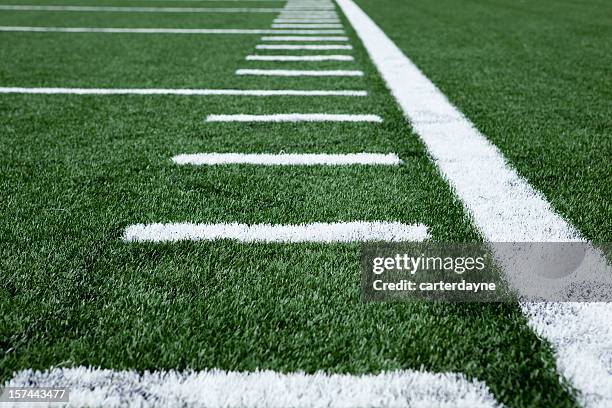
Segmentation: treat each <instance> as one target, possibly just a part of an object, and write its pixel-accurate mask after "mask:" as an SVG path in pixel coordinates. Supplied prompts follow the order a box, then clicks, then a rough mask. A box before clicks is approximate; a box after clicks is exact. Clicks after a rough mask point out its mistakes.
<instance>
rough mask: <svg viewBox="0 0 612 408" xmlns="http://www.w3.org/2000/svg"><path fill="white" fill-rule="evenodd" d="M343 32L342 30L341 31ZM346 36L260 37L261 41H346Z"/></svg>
mask: <svg viewBox="0 0 612 408" xmlns="http://www.w3.org/2000/svg"><path fill="white" fill-rule="evenodd" d="M342 33H344V31H342ZM348 40H349V39H348V37H343V36H337V37H336V36H334V37H306V36H272V37H261V41H337V42H346V41H348Z"/></svg>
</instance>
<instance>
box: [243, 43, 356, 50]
mask: <svg viewBox="0 0 612 408" xmlns="http://www.w3.org/2000/svg"><path fill="white" fill-rule="evenodd" d="M255 49H258V50H352V49H353V46H352V45H344V44H342V45H340V44H330V45H318V44H299V45H297V44H260V45H257V46H255Z"/></svg>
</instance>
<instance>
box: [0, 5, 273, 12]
mask: <svg viewBox="0 0 612 408" xmlns="http://www.w3.org/2000/svg"><path fill="white" fill-rule="evenodd" d="M0 10H9V11H84V12H97V11H100V12H113V13H278V12H280V11H282V9H280V8H267V7H260V8H256V7H250V8H239V7H235V8H233V7H115V6H39V5H8V4H0Z"/></svg>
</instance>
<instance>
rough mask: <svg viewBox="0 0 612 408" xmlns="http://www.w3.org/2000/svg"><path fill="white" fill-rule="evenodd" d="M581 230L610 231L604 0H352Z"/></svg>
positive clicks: (611, 64) (609, 79) (611, 105)
mask: <svg viewBox="0 0 612 408" xmlns="http://www.w3.org/2000/svg"><path fill="white" fill-rule="evenodd" d="M357 3H358V4H359V5H360V6H362V7H363V9H364V11H365V12H366V13H368V15H370V16H371V17H372V19H373V20H374V21H375V22H376V23H377V24H379V25H380V27H381V28H382V29H383V30H384V31H385V32H386V33H387V35H389V37H390V38H391V39H392V40H393V41H394V42H395V43H396V44H397V45H398V46H399V47H400V48H401V49H402V50H403V51H404V52H405V54H406V55H407V56H408V57H409V58H411V59H412V61H413V62H414V63H415V64H416V65H417V66H418V67H419V68H420V69H421V70H423V71H424V72H425V74H426V75H427V76H428V77H429V78H430V79H431V80H432V81H433V82H434V83H435V84H436V85H437V86H438V87H439V88H440V89H441V90H442V91H443V92H444V94H445V95H446V96H448V98H449V99H450V100H451V101H452V102H453V103H454V104H456V106H458V107H459V109H460V110H461V111H462V112H463V113H465V114H466V116H467V117H468V118H470V120H471V121H473V122H474V124H475V125H476V126H477V127H478V129H479V130H480V131H482V132H483V133H484V134H485V135H487V137H488V138H489V139H490V140H491V141H492V142H493V143H494V144H495V145H496V146H497V147H498V148H499V149H500V150H501V151H502V152H503V154H504V155H505V157H506V158H507V159H508V160H509V162H510V163H511V164H512V165H513V166H515V167H516V168H517V170H518V171H519V173H520V174H521V175H522V176H524V177H526V178H527V180H528V181H529V182H530V184H531V185H532V186H534V187H535V188H536V189H538V190H539V191H541V192H542V193H543V194H544V196H545V197H546V198H547V199H548V201H549V202H550V203H551V204H552V206H553V207H554V208H555V210H557V211H558V212H559V213H560V214H561V215H563V216H564V217H565V219H567V220H568V221H570V222H571V223H572V224H573V225H574V226H576V227H577V228H578V229H579V230H580V231H581V232H582V233H583V234H584V236H586V237H587V238H589V239H591V240H593V241H596V242H610V241H612V200H610V197H612V164H611V163H612V160H611V158H612V53H611V52H610V40H609V39H610V37H611V36H612V9H611V8H610V4H609V2H607V1H605V0H596V1H590V2H587V3H580V2H579V3H577V2H573V1H569V0H562V1H538V2H518V3H517V2H512V1H506V0H480V1H464V2H456V1H453V0H443V1H441V2H435V3H434V2H427V1H412V2H409V3H408V2H406V3H400V2H397V1H391V0H382V1H381V0H357Z"/></svg>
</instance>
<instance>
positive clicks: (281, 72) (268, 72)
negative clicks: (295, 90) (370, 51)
mask: <svg viewBox="0 0 612 408" xmlns="http://www.w3.org/2000/svg"><path fill="white" fill-rule="evenodd" d="M236 75H259V76H290V77H298V76H345V77H346V76H363V71H355V70H298V69H238V70H236Z"/></svg>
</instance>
